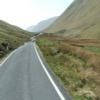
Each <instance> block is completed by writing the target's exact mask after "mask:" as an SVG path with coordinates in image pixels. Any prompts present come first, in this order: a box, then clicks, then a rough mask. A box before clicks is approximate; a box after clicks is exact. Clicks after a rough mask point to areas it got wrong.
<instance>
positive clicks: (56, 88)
mask: <svg viewBox="0 0 100 100" xmlns="http://www.w3.org/2000/svg"><path fill="white" fill-rule="evenodd" d="M34 49H35V52H36V54H37V57H38V59H39V61H40V63H41V65H42V67H43V69H44V71H45V73H46V75H47V76H48V78H49V80H50V82H51V83H52V85H53V87H54V88H55V90H56V92H57V93H58V95H59V97H60V99H61V100H66V99H65V97H64V96H63V94H62V93H61V91H60V90H59V88H58V87H57V85H56V84H55V82H54V80H53V79H52V77H51V75H50V73H49V72H48V70H47V69H46V67H45V65H44V64H43V61H42V60H41V58H40V56H39V53H38V51H37V49H36V44H35V43H34Z"/></svg>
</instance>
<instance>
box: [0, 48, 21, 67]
mask: <svg viewBox="0 0 100 100" xmlns="http://www.w3.org/2000/svg"><path fill="white" fill-rule="evenodd" d="M21 48H22V47H19V48H18V49H21ZM18 49H15V50H14V51H12V52H11V53H10V54H9V55H8V56H7V57H6V58H5V59H4V60H3V61H2V62H1V64H0V67H1V66H2V65H3V64H4V63H5V62H6V61H7V60H8V59H9V58H10V57H11V56H12V55H13V54H14V53H15V52H16V51H17V50H18Z"/></svg>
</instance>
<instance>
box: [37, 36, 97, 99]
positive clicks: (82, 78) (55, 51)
mask: <svg viewBox="0 0 100 100" xmlns="http://www.w3.org/2000/svg"><path fill="white" fill-rule="evenodd" d="M37 43H38V45H39V47H40V49H41V50H42V52H43V54H44V56H45V58H46V61H47V62H48V64H49V66H50V67H51V69H52V70H53V71H54V73H55V74H56V75H57V76H58V77H59V78H60V79H61V80H62V82H63V84H64V86H65V88H66V89H68V90H69V92H70V94H71V95H72V96H73V99H74V100H94V96H93V95H91V94H90V95H88V93H84V92H82V91H83V90H84V91H88V92H89V91H91V92H92V93H93V94H95V93H94V90H95V87H96V84H95V81H94V79H91V78H92V76H91V75H92V74H93V73H92V74H89V76H88V75H86V71H88V72H90V69H89V68H88V66H87V63H86V62H85V61H84V60H82V59H80V58H79V57H77V56H75V55H73V54H71V53H64V52H62V51H59V45H61V44H60V43H59V41H56V40H55V41H52V40H49V39H46V38H40V39H38V41H37ZM87 77H88V78H87ZM80 91H81V92H82V93H80Z"/></svg>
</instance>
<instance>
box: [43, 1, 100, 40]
mask: <svg viewBox="0 0 100 100" xmlns="http://www.w3.org/2000/svg"><path fill="white" fill-rule="evenodd" d="M45 32H48V33H62V34H64V35H65V36H71V37H73V36H74V37H77V38H93V39H100V0H74V2H73V3H72V4H71V6H70V7H69V8H68V9H67V10H66V11H65V12H64V13H63V14H62V15H61V16H60V17H59V18H58V19H57V20H56V21H55V22H54V23H53V24H52V25H51V26H50V27H49V28H47V29H46V30H45Z"/></svg>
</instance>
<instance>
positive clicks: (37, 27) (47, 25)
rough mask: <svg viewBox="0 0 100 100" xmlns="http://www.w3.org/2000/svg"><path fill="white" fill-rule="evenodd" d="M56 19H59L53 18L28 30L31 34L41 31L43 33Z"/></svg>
mask: <svg viewBox="0 0 100 100" xmlns="http://www.w3.org/2000/svg"><path fill="white" fill-rule="evenodd" d="M56 19H57V17H53V18H50V19H47V20H44V21H41V22H40V23H38V24H37V25H36V26H31V27H29V28H28V29H27V30H28V31H31V32H40V31H43V30H44V29H46V28H47V27H49V26H50V25H51V24H52V23H53V22H54V21H55V20H56Z"/></svg>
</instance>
